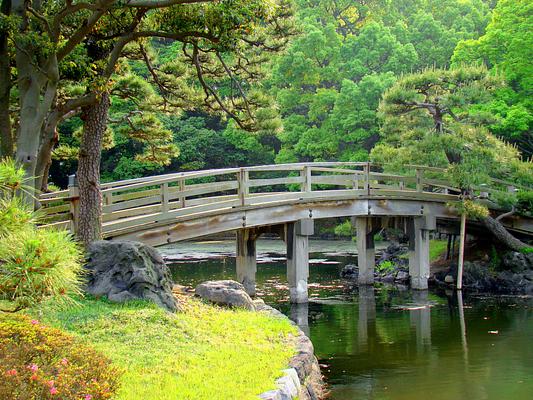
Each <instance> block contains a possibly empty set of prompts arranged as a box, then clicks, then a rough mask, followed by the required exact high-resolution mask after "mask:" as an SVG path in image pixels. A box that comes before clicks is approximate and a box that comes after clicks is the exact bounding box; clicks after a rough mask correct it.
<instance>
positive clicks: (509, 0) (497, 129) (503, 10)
mask: <svg viewBox="0 0 533 400" xmlns="http://www.w3.org/2000/svg"><path fill="white" fill-rule="evenodd" d="M532 23H533V4H531V2H530V1H527V0H500V1H498V4H497V6H496V8H495V9H494V13H493V16H492V20H491V22H490V23H489V25H488V26H487V30H486V33H485V34H484V35H483V36H481V37H480V38H479V39H475V40H474V39H471V40H465V41H462V42H460V43H459V44H458V45H457V48H456V49H455V52H454V55H453V62H454V63H456V64H458V63H465V62H470V63H476V62H478V63H479V62H483V63H484V64H486V65H487V66H488V67H489V68H492V69H494V71H497V73H501V74H503V75H504V77H505V79H506V81H507V83H508V86H507V87H505V88H503V89H501V90H500V91H499V92H498V93H497V96H496V98H495V100H494V101H493V102H491V103H490V104H487V105H484V106H483V107H480V108H479V113H486V114H489V115H491V116H492V118H493V121H492V123H491V125H490V129H491V131H492V132H494V133H495V134H496V135H498V136H501V137H502V138H504V139H506V140H509V141H511V142H513V143H516V144H517V145H518V146H519V148H520V149H521V151H522V152H523V154H524V156H525V157H526V158H527V157H530V156H531V155H532V154H533V136H532V133H531V131H532V124H533V111H532V110H533V102H532V88H533V66H532V64H531V60H532V59H533V32H532V30H531V24H532Z"/></svg>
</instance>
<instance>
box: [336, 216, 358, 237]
mask: <svg viewBox="0 0 533 400" xmlns="http://www.w3.org/2000/svg"><path fill="white" fill-rule="evenodd" d="M335 235H337V236H341V237H351V236H354V235H355V228H354V227H353V226H352V222H351V221H350V220H349V219H348V220H346V221H344V222H343V223H341V224H339V225H337V226H336V227H335Z"/></svg>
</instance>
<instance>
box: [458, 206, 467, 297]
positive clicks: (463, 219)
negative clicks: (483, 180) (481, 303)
mask: <svg viewBox="0 0 533 400" xmlns="http://www.w3.org/2000/svg"><path fill="white" fill-rule="evenodd" d="M465 237H466V214H465V213H463V214H462V215H461V233H460V238H459V263H458V266H457V290H461V289H462V288H463V266H464V257H465Z"/></svg>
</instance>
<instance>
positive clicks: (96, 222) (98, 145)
mask: <svg viewBox="0 0 533 400" xmlns="http://www.w3.org/2000/svg"><path fill="white" fill-rule="evenodd" d="M108 112H109V94H108V93H103V94H102V96H101V98H100V99H99V101H98V102H97V103H95V104H94V105H92V106H88V107H85V108H83V109H82V120H83V134H82V138H81V144H80V153H79V160H78V186H79V193H80V209H79V219H78V227H77V236H78V239H79V240H80V241H81V242H82V243H83V244H84V245H85V246H88V245H89V244H90V243H91V242H93V241H95V240H99V239H101V231H102V194H101V192H100V157H101V154H100V153H101V149H102V141H103V137H104V133H105V130H106V126H107V117H108Z"/></svg>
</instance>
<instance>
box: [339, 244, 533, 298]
mask: <svg viewBox="0 0 533 400" xmlns="http://www.w3.org/2000/svg"><path fill="white" fill-rule="evenodd" d="M408 253H409V250H408V247H407V246H406V245H403V244H397V243H393V244H391V245H390V246H388V247H387V248H386V249H385V250H383V251H382V252H380V253H378V254H377V256H376V269H375V271H374V280H375V281H376V282H382V283H387V284H394V285H402V286H408V285H409V262H408ZM358 272H359V271H358V268H357V266H356V265H354V264H348V265H346V266H344V267H343V269H342V270H341V272H340V276H341V278H343V279H346V280H348V281H353V282H356V281H357V277H358ZM456 277H457V264H455V263H448V265H441V269H440V270H438V271H436V272H434V273H432V274H431V276H430V278H429V282H428V283H429V284H430V285H431V286H438V287H444V288H450V289H453V288H454V287H455V285H456V282H455V280H456ZM463 289H464V290H470V291H475V292H478V293H490V294H498V295H499V294H510V295H533V253H520V252H516V251H509V252H506V253H504V254H503V255H502V256H501V258H500V257H499V256H496V255H494V256H492V257H489V256H485V257H482V258H480V259H478V260H473V261H465V263H464V269H463Z"/></svg>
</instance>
